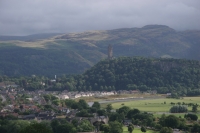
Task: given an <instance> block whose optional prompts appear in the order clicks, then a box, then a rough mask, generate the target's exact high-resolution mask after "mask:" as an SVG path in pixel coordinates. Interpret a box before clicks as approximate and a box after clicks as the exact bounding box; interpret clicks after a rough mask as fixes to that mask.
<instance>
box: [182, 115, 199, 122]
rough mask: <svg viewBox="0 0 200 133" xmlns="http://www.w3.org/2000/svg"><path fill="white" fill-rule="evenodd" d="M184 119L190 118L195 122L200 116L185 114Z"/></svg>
mask: <svg viewBox="0 0 200 133" xmlns="http://www.w3.org/2000/svg"><path fill="white" fill-rule="evenodd" d="M184 118H190V119H191V120H193V121H196V120H198V116H197V115H196V114H185V116H184Z"/></svg>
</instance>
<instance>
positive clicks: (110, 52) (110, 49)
mask: <svg viewBox="0 0 200 133" xmlns="http://www.w3.org/2000/svg"><path fill="white" fill-rule="evenodd" d="M112 57H113V47H112V45H109V46H108V59H109V60H110V59H112Z"/></svg>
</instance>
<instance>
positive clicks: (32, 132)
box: [20, 123, 53, 133]
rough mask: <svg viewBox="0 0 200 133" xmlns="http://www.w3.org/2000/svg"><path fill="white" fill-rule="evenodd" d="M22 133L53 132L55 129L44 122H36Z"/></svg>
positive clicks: (21, 132)
mask: <svg viewBox="0 0 200 133" xmlns="http://www.w3.org/2000/svg"><path fill="white" fill-rule="evenodd" d="M20 133H53V131H52V130H50V129H49V128H47V127H46V126H45V125H43V124H40V123H34V124H31V125H29V126H27V127H26V128H24V129H22V130H21V131H20Z"/></svg>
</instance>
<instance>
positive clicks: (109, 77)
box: [71, 57, 200, 95]
mask: <svg viewBox="0 0 200 133" xmlns="http://www.w3.org/2000/svg"><path fill="white" fill-rule="evenodd" d="M75 79H76V82H71V83H76V84H75V85H74V88H75V89H76V90H102V91H103V90H106V91H111V90H136V89H138V90H140V91H148V90H157V91H158V92H159V93H167V92H173V91H175V92H179V91H180V92H181V93H183V94H185V95H187V94H190V95H193V93H197V92H198V94H199V92H200V62H199V61H194V60H185V59H162V58H157V59H156V58H143V57H120V58H116V59H112V60H103V61H101V62H99V63H98V64H96V65H95V66H94V67H92V68H91V69H89V70H88V71H86V72H85V73H84V74H83V75H79V76H77V77H76V78H75ZM194 91H195V92H194ZM196 91H197V92H196Z"/></svg>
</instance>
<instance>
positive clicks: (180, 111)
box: [170, 105, 188, 113]
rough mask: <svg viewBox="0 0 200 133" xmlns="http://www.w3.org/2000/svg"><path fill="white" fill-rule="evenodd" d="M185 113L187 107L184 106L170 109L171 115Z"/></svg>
mask: <svg viewBox="0 0 200 133" xmlns="http://www.w3.org/2000/svg"><path fill="white" fill-rule="evenodd" d="M187 111H188V109H187V106H184V105H178V106H173V107H171V109H170V112H171V113H184V112H187Z"/></svg>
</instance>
